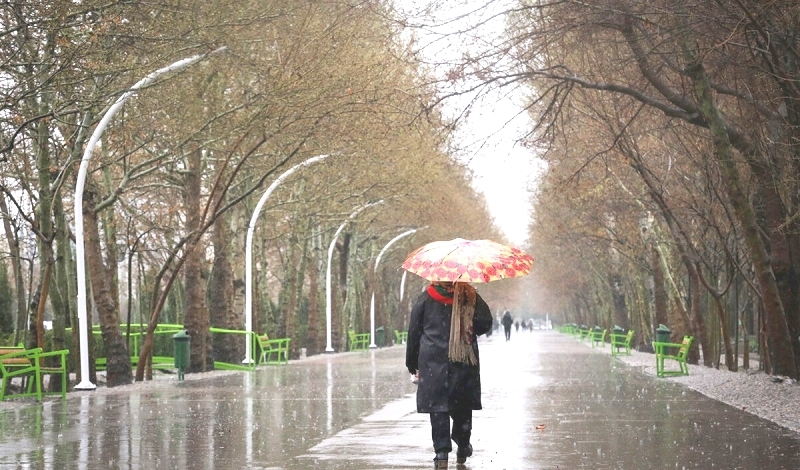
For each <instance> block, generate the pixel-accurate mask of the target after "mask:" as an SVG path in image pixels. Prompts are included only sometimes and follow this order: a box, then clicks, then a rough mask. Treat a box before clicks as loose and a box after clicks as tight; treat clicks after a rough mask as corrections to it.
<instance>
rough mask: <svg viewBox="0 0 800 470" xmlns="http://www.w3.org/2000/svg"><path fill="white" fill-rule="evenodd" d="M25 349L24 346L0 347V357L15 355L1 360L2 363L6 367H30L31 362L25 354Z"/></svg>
mask: <svg viewBox="0 0 800 470" xmlns="http://www.w3.org/2000/svg"><path fill="white" fill-rule="evenodd" d="M24 352H25V347H23V346H21V345H20V346H0V356H5V355H6V354H13V356H12V357H6V358H0V362H1V363H2V364H3V365H6V366H17V367H19V366H27V365H30V363H31V360H30V358H28V356H26V355H24V354H19V353H24Z"/></svg>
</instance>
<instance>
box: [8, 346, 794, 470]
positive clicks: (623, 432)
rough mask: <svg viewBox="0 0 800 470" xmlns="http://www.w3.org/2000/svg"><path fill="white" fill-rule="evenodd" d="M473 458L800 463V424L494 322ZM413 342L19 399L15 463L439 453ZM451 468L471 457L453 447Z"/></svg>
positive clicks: (306, 459)
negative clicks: (502, 329) (418, 382)
mask: <svg viewBox="0 0 800 470" xmlns="http://www.w3.org/2000/svg"><path fill="white" fill-rule="evenodd" d="M480 349H481V361H482V381H483V404H484V409H483V410H482V411H477V412H475V415H474V430H473V439H472V443H473V446H474V448H475V454H474V456H473V457H472V458H470V459H469V460H468V461H467V464H466V466H462V467H458V468H462V469H487V470H489V469H491V470H501V469H507V470H511V469H515V470H529V469H695V468H696V469H713V468H720V469H770V470H773V469H776V470H777V469H787V470H788V469H797V468H800V435H799V434H797V433H795V432H792V431H789V430H787V429H786V428H782V427H780V426H777V425H775V424H773V423H771V422H769V421H766V420H763V419H760V418H758V417H755V416H753V415H750V414H748V413H745V412H743V411H741V410H738V409H735V408H732V407H730V406H728V405H724V404H721V403H719V402H716V401H714V400H711V399H709V398H706V397H704V396H703V395H700V394H698V393H696V392H693V391H690V390H686V389H684V388H682V387H681V386H680V385H678V384H676V383H673V382H671V381H670V380H669V379H657V378H654V377H652V376H648V375H645V374H643V373H642V372H639V371H638V370H636V369H632V368H630V367H628V366H626V365H624V364H622V363H620V362H618V361H616V360H615V359H614V358H612V357H611V356H609V355H607V354H600V353H598V352H596V351H593V350H592V349H591V348H590V347H588V346H586V345H585V344H581V343H578V342H577V341H575V340H574V339H573V338H571V337H568V336H565V335H560V334H558V333H556V332H552V331H536V332H524V333H519V334H514V333H512V338H511V341H510V342H505V341H504V339H503V337H502V334H494V335H493V336H492V337H490V338H480ZM404 354H405V349H404V347H402V346H395V347H391V348H384V349H379V350H372V351H367V352H357V353H343V354H332V355H323V356H315V357H311V358H308V359H305V360H302V361H292V362H291V363H290V364H289V365H288V366H269V367H263V368H260V369H259V370H258V371H256V372H253V373H247V372H236V373H226V374H216V373H215V374H212V375H213V376H206V375H198V376H187V378H188V379H187V380H186V381H183V382H178V381H177V377H176V376H175V375H172V376H165V377H160V378H159V379H158V380H155V381H153V382H148V383H145V384H135V385H132V386H130V387H119V388H115V389H111V390H108V389H103V388H100V389H98V390H97V391H94V392H72V393H70V394H68V398H67V400H65V401H61V400H60V399H58V398H55V399H53V398H50V399H47V400H46V401H45V402H44V403H42V404H37V403H35V402H31V401H26V400H20V401H18V402H16V403H14V404H13V405H9V404H8V403H3V408H2V410H0V429H2V433H0V435H1V436H2V437H0V469H6V468H9V469H12V468H13V469H275V470H277V469H285V470H304V469H348V470H361V469H425V468H432V467H433V462H432V459H433V449H432V447H431V442H430V428H429V422H428V415H424V414H422V415H420V414H417V413H415V402H414V395H413V393H414V391H415V386H414V385H413V384H412V383H411V382H410V381H409V376H408V372H407V371H406V370H405V367H404V366H403V363H404ZM451 459H452V460H451V465H450V466H451V468H456V465H455V454H454V453H453V454H451Z"/></svg>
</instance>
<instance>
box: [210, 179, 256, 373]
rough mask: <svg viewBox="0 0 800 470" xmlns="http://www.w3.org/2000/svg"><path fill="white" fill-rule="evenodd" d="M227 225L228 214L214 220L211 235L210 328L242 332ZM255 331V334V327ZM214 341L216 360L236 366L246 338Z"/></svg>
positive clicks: (215, 337) (220, 337)
mask: <svg viewBox="0 0 800 470" xmlns="http://www.w3.org/2000/svg"><path fill="white" fill-rule="evenodd" d="M217 194H221V192H220V193H217ZM228 225H229V224H228V217H226V216H225V215H222V216H220V217H218V218H217V219H216V220H215V221H214V227H213V232H212V242H213V245H214V264H213V266H212V269H211V278H210V279H209V280H208V307H209V317H210V322H211V326H215V327H220V328H226V329H236V330H241V329H244V324H243V322H242V312H237V311H236V309H235V308H234V285H233V280H234V276H233V268H232V267H231V263H230V258H229V257H228V250H229V249H230V244H229V238H230V228H229V227H228ZM198 251H199V250H198ZM253 331H256V330H255V328H254V330H253ZM212 341H213V350H214V357H215V358H216V359H217V360H219V361H223V362H229V363H232V364H235V363H236V362H237V361H241V360H242V358H243V357H244V355H245V351H244V348H245V339H244V338H240V337H238V335H215V336H212Z"/></svg>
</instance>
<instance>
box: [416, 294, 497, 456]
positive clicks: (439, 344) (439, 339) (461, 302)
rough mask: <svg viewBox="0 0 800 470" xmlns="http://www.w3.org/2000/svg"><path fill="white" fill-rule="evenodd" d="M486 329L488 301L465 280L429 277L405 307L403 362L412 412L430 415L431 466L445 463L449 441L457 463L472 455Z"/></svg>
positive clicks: (480, 406) (487, 328) (488, 327)
mask: <svg viewBox="0 0 800 470" xmlns="http://www.w3.org/2000/svg"><path fill="white" fill-rule="evenodd" d="M491 328H492V313H491V311H490V310H489V306H488V305H487V304H486V302H484V300H483V299H482V298H481V297H480V296H479V295H478V293H477V292H476V291H475V288H474V287H472V286H470V285H469V284H467V283H462V282H457V283H455V284H453V283H450V282H433V283H431V285H429V286H428V288H427V289H426V290H425V291H424V292H423V293H422V294H420V296H419V297H418V298H417V300H416V302H415V303H414V307H413V308H412V310H411V318H410V321H409V325H408V343H407V344H406V367H407V368H408V372H409V373H411V374H412V375H414V376H415V377H416V379H417V413H428V414H430V421H431V438H432V440H433V449H434V452H435V453H436V455H435V457H434V459H433V463H434V468H435V469H446V468H447V462H448V454H449V453H450V452H451V451H452V450H453V442H455V443H456V445H457V446H458V450H457V451H456V462H457V463H459V464H463V463H464V462H466V460H467V457H470V456H471V455H472V445H471V444H470V438H471V436H472V412H473V410H480V409H482V405H481V379H480V360H479V354H478V336H479V335H482V334H485V333H487V332H488V331H489V330H490V329H491ZM451 419H452V421H453V423H452V424H453V426H452V434H451V432H450V420H451Z"/></svg>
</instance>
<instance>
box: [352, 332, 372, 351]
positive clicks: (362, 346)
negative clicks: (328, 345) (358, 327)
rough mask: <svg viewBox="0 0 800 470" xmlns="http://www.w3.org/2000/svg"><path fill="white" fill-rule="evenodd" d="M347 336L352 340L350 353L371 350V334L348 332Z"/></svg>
mask: <svg viewBox="0 0 800 470" xmlns="http://www.w3.org/2000/svg"><path fill="white" fill-rule="evenodd" d="M347 336H348V337H349V338H350V348H349V350H350V351H365V350H366V349H367V348H369V333H356V332H355V331H354V330H348V331H347Z"/></svg>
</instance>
